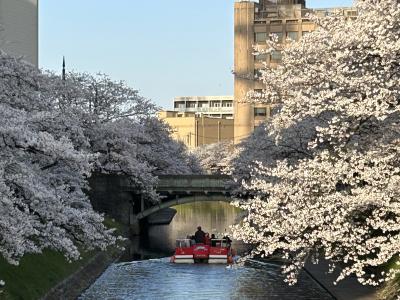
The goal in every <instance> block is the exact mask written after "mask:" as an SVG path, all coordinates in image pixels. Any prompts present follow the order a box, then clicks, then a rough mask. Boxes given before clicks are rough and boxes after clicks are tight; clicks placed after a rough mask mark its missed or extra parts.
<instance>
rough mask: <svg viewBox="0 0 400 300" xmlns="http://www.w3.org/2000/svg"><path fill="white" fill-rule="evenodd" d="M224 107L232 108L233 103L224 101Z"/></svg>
mask: <svg viewBox="0 0 400 300" xmlns="http://www.w3.org/2000/svg"><path fill="white" fill-rule="evenodd" d="M222 107H232V101H222Z"/></svg>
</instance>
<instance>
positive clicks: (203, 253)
mask: <svg viewBox="0 0 400 300" xmlns="http://www.w3.org/2000/svg"><path fill="white" fill-rule="evenodd" d="M233 254H234V251H233V250H232V248H231V247H230V244H228V242H227V241H226V240H225V239H212V240H211V242H210V245H206V244H196V243H194V242H193V240H190V239H178V240H176V249H175V254H174V256H172V257H171V262H173V263H176V264H194V263H209V264H231V263H233V256H234V255H233Z"/></svg>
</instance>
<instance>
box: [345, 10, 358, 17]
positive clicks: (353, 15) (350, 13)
mask: <svg viewBox="0 0 400 300" xmlns="http://www.w3.org/2000/svg"><path fill="white" fill-rule="evenodd" d="M347 16H349V17H350V16H351V17H355V16H357V11H356V10H352V11H348V12H347Z"/></svg>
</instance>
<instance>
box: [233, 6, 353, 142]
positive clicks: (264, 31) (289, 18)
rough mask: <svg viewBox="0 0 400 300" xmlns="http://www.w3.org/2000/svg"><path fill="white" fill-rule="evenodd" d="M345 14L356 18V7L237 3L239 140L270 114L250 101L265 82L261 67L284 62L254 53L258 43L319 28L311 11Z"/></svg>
mask: <svg viewBox="0 0 400 300" xmlns="http://www.w3.org/2000/svg"><path fill="white" fill-rule="evenodd" d="M333 12H335V13H337V12H339V13H342V14H343V15H345V16H347V17H349V18H355V17H356V15H357V11H356V10H355V9H354V8H332V9H316V10H310V9H307V8H306V1H305V0H274V1H273V0H259V2H258V3H256V2H253V1H240V2H236V3H235V16H234V22H235V24H234V26H235V40H234V48H235V50H234V51H235V53H234V75H235V84H234V86H235V87H234V99H235V101H234V110H235V117H234V119H235V133H234V135H235V142H239V141H240V140H242V139H243V138H245V137H247V136H249V135H250V134H251V132H252V131H253V130H254V127H255V126H258V125H259V124H260V123H261V122H264V121H265V120H266V119H268V118H269V117H270V114H271V110H270V107H267V106H262V105H257V106H254V105H252V104H249V103H246V102H245V100H246V95H247V93H248V92H249V91H252V90H255V91H257V90H258V91H260V90H262V89H263V84H262V83H261V82H260V81H258V80H257V79H256V77H257V74H258V70H259V69H261V68H262V67H263V64H262V61H266V62H267V65H268V66H270V67H274V66H277V65H278V64H279V63H280V61H281V53H280V52H278V51H276V52H274V53H272V54H271V55H268V56H267V55H264V56H263V55H260V56H254V55H253V53H254V50H253V46H254V45H261V46H262V45H266V40H267V39H269V38H270V37H271V35H272V34H274V35H277V36H278V38H279V40H280V41H281V42H282V43H283V44H284V43H285V42H286V39H287V38H290V39H291V40H299V39H301V37H302V36H304V35H305V34H307V33H309V32H310V31H313V30H315V28H316V25H315V24H314V23H312V22H311V21H310V19H308V18H307V14H308V13H314V14H317V15H318V16H326V15H329V14H331V13H333Z"/></svg>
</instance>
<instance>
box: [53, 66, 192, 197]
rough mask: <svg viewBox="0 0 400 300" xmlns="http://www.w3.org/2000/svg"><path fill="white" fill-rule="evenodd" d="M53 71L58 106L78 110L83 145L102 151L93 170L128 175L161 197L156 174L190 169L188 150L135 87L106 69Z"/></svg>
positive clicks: (149, 194)
mask: <svg viewBox="0 0 400 300" xmlns="http://www.w3.org/2000/svg"><path fill="white" fill-rule="evenodd" d="M50 77H51V78H52V80H51V85H53V86H55V87H56V88H54V89H53V90H55V91H56V94H55V98H56V99H57V104H58V106H59V108H60V110H61V111H66V112H67V113H68V112H71V111H76V112H77V114H79V115H80V119H81V126H82V128H83V129H84V135H85V137H87V139H88V142H89V143H88V145H86V147H84V149H85V150H87V151H89V152H91V153H97V154H98V159H97V160H96V162H95V164H94V172H95V173H103V174H118V175H126V176H129V178H130V179H131V181H132V183H133V184H134V185H135V186H136V188H137V191H138V192H139V193H141V194H142V195H143V196H144V197H145V199H148V200H149V201H157V200H158V195H157V194H156V192H155V186H156V184H157V180H158V178H157V176H158V175H161V174H186V173H190V172H191V167H190V163H189V161H190V155H189V154H188V153H187V151H186V149H185V148H184V147H183V145H181V144H180V143H178V142H176V141H174V140H172V138H171V137H170V129H169V127H168V126H166V125H165V124H163V123H162V122H161V121H160V120H158V119H157V118H156V117H155V113H156V111H157V109H158V108H157V107H156V106H155V105H154V104H153V103H151V102H150V101H149V100H148V99H145V98H143V97H141V96H140V95H139V94H138V91H137V90H134V89H132V88H130V87H128V86H127V85H126V83H124V82H122V81H113V80H111V79H110V78H109V77H107V76H106V75H103V74H98V75H96V76H93V75H90V74H86V73H68V74H67V76H66V80H65V81H62V80H61V78H59V77H57V76H50ZM78 142H79V144H82V143H81V142H80V141H79V140H78ZM77 146H78V145H77Z"/></svg>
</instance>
